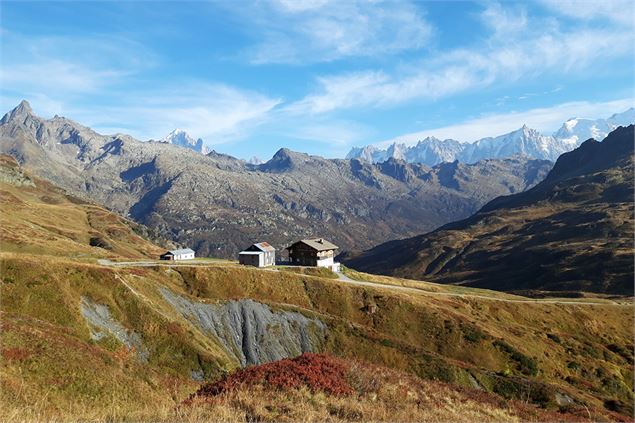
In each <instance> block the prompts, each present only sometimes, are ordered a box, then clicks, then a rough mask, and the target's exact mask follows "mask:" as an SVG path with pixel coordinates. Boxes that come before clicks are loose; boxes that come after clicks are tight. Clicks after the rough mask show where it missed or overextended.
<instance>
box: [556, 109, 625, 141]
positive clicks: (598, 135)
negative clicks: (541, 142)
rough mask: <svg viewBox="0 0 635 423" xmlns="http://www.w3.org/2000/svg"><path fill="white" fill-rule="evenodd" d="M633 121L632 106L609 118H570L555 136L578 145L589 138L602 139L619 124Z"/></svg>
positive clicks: (622, 124) (623, 124)
mask: <svg viewBox="0 0 635 423" xmlns="http://www.w3.org/2000/svg"><path fill="white" fill-rule="evenodd" d="M632 123H635V108H632V107H631V108H630V109H628V110H626V111H625V112H622V113H616V114H614V115H613V116H611V117H610V118H608V119H595V120H592V119H579V118H572V119H569V120H567V121H566V122H565V123H563V124H562V127H561V128H560V129H559V130H558V131H557V132H556V133H555V134H553V136H554V138H556V139H561V140H564V141H567V142H570V143H573V144H575V145H576V146H577V145H580V143H582V142H583V141H585V140H588V139H589V138H593V139H595V140H599V141H601V140H603V139H604V138H605V137H606V136H607V135H608V134H609V132H611V131H612V130H614V129H615V128H617V127H618V126H628V125H630V124H632Z"/></svg>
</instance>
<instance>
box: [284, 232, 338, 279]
mask: <svg viewBox="0 0 635 423" xmlns="http://www.w3.org/2000/svg"><path fill="white" fill-rule="evenodd" d="M338 248H339V247H338V246H337V245H335V244H333V243H331V242H329V241H327V240H325V239H324V238H312V239H303V240H300V241H297V242H295V243H293V244H292V245H290V246H289V247H287V248H286V250H287V251H288V253H289V262H290V264H292V265H297V266H315V267H327V268H329V269H331V270H333V271H336V272H337V271H339V263H335V261H334V258H335V250H337V249H338Z"/></svg>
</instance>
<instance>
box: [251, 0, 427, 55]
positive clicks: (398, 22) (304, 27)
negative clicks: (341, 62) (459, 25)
mask: <svg viewBox="0 0 635 423" xmlns="http://www.w3.org/2000/svg"><path fill="white" fill-rule="evenodd" d="M240 7H241V8H242V9H243V10H241V11H240V13H242V14H243V15H245V14H250V19H249V20H250V21H251V24H253V25H255V29H256V30H257V31H258V36H259V38H261V41H260V42H258V43H257V44H256V45H255V46H253V47H251V48H249V49H248V50H247V55H248V57H249V60H250V61H251V62H252V63H255V64H265V63H302V64H307V63H314V62H324V61H332V60H337V59H341V58H346V57H356V56H371V55H378V54H392V53H398V52H401V51H404V50H411V49H420V48H422V47H424V46H425V45H426V43H427V42H428V41H429V40H430V37H431V35H432V32H433V31H432V27H431V25H430V24H429V23H428V22H427V21H426V20H425V18H424V16H422V14H421V11H420V10H419V9H418V8H417V7H415V6H414V5H413V4H410V3H409V2H407V1H401V2H385V1H382V0H379V1H361V0H351V1H336V0H321V1H315V2H308V1H288V0H278V1H271V2H263V3H259V4H257V5H255V6H254V7H253V9H252V10H250V11H249V12H247V11H245V10H244V7H243V5H241V6H240ZM256 15H257V16H256Z"/></svg>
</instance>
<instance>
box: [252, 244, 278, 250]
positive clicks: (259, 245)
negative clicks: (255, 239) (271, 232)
mask: <svg viewBox="0 0 635 423" xmlns="http://www.w3.org/2000/svg"><path fill="white" fill-rule="evenodd" d="M254 246H256V247H257V248H259V249H260V250H262V251H276V249H275V248H273V247H272V246H271V244H269V243H268V242H259V243H258V244H254Z"/></svg>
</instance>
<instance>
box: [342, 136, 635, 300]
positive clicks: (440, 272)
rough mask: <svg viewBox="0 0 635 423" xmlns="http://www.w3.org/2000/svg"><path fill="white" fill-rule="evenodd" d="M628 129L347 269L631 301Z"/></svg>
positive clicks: (350, 260) (357, 258)
mask: <svg viewBox="0 0 635 423" xmlns="http://www.w3.org/2000/svg"><path fill="white" fill-rule="evenodd" d="M634 139H635V133H634V126H633V125H630V126H628V127H619V128H617V129H616V130H614V131H613V132H611V133H610V134H609V135H608V136H607V137H606V139H605V140H604V141H603V142H598V141H595V140H593V139H590V140H587V141H585V142H584V143H582V145H581V146H580V147H578V148H577V149H575V150H573V151H571V152H569V153H565V154H563V155H562V156H560V157H559V158H558V161H557V162H556V164H555V166H554V167H553V169H552V170H551V171H550V172H549V174H548V175H547V177H546V178H545V180H544V181H542V182H540V183H539V184H538V185H536V186H535V187H533V188H532V189H530V190H527V191H525V192H522V193H518V194H515V195H511V196H502V197H499V198H496V199H494V200H492V201H491V202H489V203H488V204H487V205H485V206H484V207H483V208H482V209H481V210H480V211H479V212H478V213H476V214H475V215H473V216H471V217H469V218H467V219H465V220H462V221H459V222H454V223H450V224H448V225H445V226H443V227H441V228H439V229H437V230H435V231H433V232H431V233H428V234H425V235H420V236H416V237H413V238H409V239H404V240H399V241H393V242H388V243H385V244H382V245H379V246H377V247H375V248H373V249H371V250H369V251H366V252H364V253H361V254H351V255H349V256H348V257H346V258H345V260H344V263H345V264H346V265H348V266H351V267H353V268H355V269H360V270H363V271H368V272H372V273H383V274H388V275H395V276H401V277H408V278H414V279H423V280H432V281H435V282H443V283H457V284H461V285H465V286H472V287H480V288H489V289H496V290H505V291H522V293H523V294H526V293H527V292H528V291H529V292H531V291H534V292H535V291H588V292H604V293H611V294H623V295H633V273H634V267H633V227H634V224H635V221H634V220H633V214H634V211H635V210H634V201H635V199H634V196H633V191H634V189H635V187H634V185H633V178H634V174H633V153H634V152H633V140H634Z"/></svg>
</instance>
